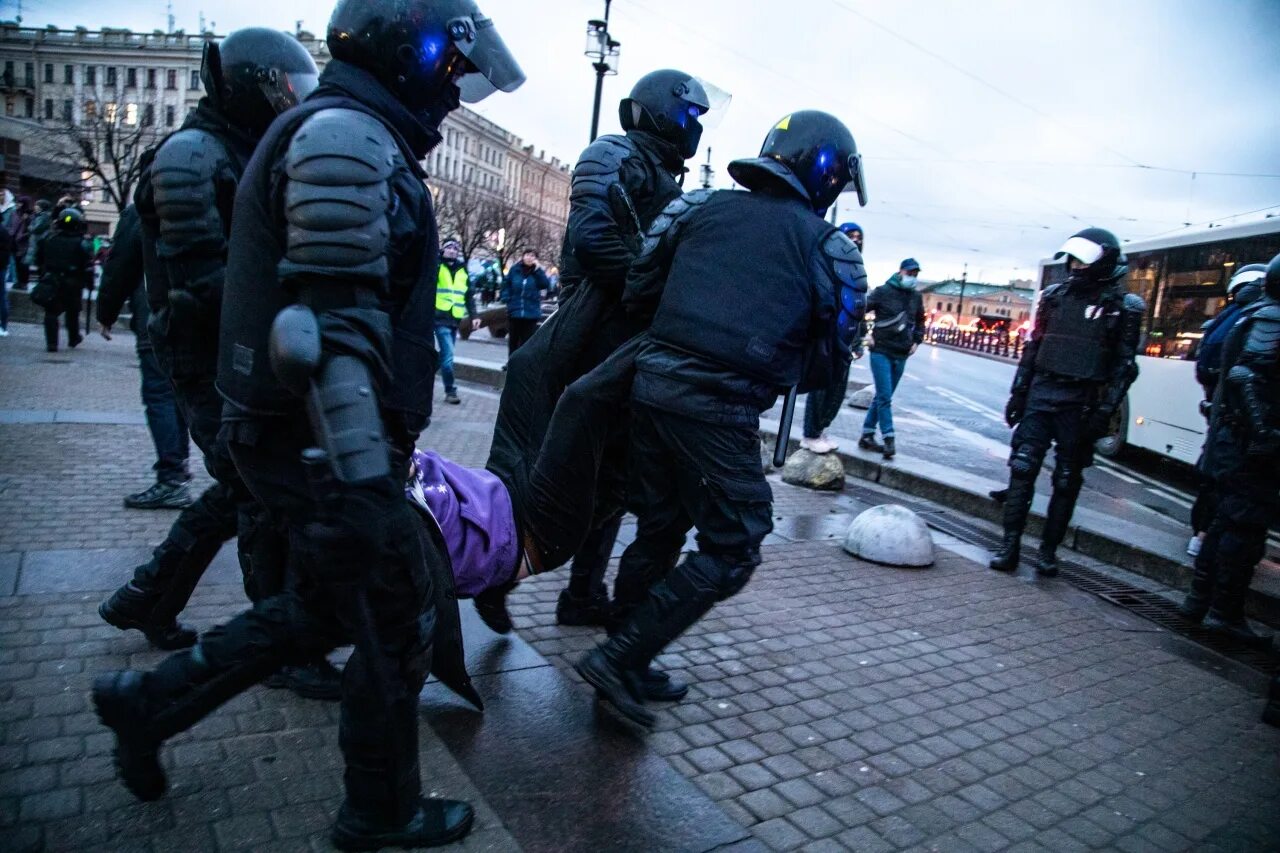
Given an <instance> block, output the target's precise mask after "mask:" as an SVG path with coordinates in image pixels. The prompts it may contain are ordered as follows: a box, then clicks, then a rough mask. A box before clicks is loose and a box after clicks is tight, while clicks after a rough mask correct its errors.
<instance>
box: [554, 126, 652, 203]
mask: <svg viewBox="0 0 1280 853" xmlns="http://www.w3.org/2000/svg"><path fill="white" fill-rule="evenodd" d="M639 152H640V149H639V148H637V147H636V144H635V143H634V142H632V141H631V140H630V139H627V138H626V137H625V136H601V137H599V138H597V139H596V141H595V142H592V143H591V144H590V145H588V146H587V147H586V150H584V151H583V152H582V155H581V156H580V157H578V162H577V164H576V165H575V166H574V167H573V178H572V179H571V184H570V187H571V189H570V195H571V196H573V197H575V198H577V197H580V196H583V195H604V194H605V192H606V191H607V188H608V186H609V185H610V184H612V183H615V182H616V181H617V180H618V172H619V171H620V170H621V169H622V164H623V162H624V161H625V160H626V159H627V158H628V157H632V156H635V155H636V154H638V153H639Z"/></svg>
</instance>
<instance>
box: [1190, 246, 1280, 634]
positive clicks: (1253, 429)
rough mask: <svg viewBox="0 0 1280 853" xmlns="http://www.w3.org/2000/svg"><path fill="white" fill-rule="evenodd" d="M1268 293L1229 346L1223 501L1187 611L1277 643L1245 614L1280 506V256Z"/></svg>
mask: <svg viewBox="0 0 1280 853" xmlns="http://www.w3.org/2000/svg"><path fill="white" fill-rule="evenodd" d="M1263 288H1264V290H1265V293H1266V298H1264V299H1261V300H1257V301H1255V302H1252V303H1251V304H1249V305H1247V306H1245V308H1244V309H1243V311H1242V312H1241V318H1240V319H1239V320H1238V321H1237V322H1236V324H1235V326H1234V327H1232V329H1231V331H1230V332H1229V333H1228V335H1227V338H1226V341H1225V342H1224V343H1223V345H1222V361H1221V364H1220V367H1221V370H1220V371H1219V377H1220V378H1219V380H1218V386H1217V389H1216V391H1215V392H1214V398H1213V415H1212V420H1211V422H1210V427H1209V438H1208V441H1207V442H1206V444H1205V456H1204V460H1203V467H1204V472H1205V474H1206V475H1207V476H1208V477H1209V478H1210V479H1211V480H1212V482H1213V488H1214V489H1215V490H1216V492H1217V498H1218V501H1217V507H1216V510H1215V513H1214V518H1213V522H1212V523H1211V524H1210V525H1209V533H1208V535H1207V536H1205V541H1204V546H1203V548H1202V549H1201V552H1200V555H1199V556H1198V557H1197V559H1196V570H1195V574H1194V575H1192V578H1191V590H1190V592H1189V593H1188V594H1187V597H1186V600H1185V601H1184V602H1183V603H1182V607H1181V610H1182V614H1183V615H1184V616H1186V617H1187V618H1188V619H1191V620H1193V621H1195V622H1199V621H1201V620H1204V624H1205V627H1206V628H1210V629H1212V630H1215V631H1218V632H1220V633H1222V634H1225V635H1227V636H1229V637H1231V638H1233V639H1236V640H1239V641H1240V642H1242V643H1245V644H1246V645H1250V646H1257V647H1265V646H1268V645H1270V643H1271V637H1270V635H1266V634H1258V633H1256V632H1254V630H1253V628H1251V627H1250V625H1249V622H1248V620H1246V619H1245V616H1244V604H1245V597H1246V596H1247V595H1248V593H1249V584H1250V583H1251V582H1252V581H1253V573H1254V569H1255V568H1256V567H1257V565H1258V562H1259V561H1260V560H1261V559H1262V558H1263V557H1264V556H1266V552H1267V528H1268V526H1269V525H1270V524H1271V520H1272V519H1273V518H1274V517H1275V513H1276V510H1277V509H1278V508H1280V487H1278V486H1277V483H1280V479H1278V478H1277V475H1278V474H1280V255H1277V256H1276V257H1274V258H1272V259H1271V263H1269V264H1268V265H1267V267H1266V272H1265V278H1264V280H1263Z"/></svg>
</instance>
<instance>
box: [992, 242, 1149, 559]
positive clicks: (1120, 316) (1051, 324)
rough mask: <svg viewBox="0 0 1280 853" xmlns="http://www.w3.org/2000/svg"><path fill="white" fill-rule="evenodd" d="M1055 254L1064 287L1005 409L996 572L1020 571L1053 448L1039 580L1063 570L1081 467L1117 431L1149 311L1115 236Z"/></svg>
mask: <svg viewBox="0 0 1280 853" xmlns="http://www.w3.org/2000/svg"><path fill="white" fill-rule="evenodd" d="M1055 257H1058V258H1066V261H1067V267H1068V275H1067V280H1066V281H1064V282H1063V283H1061V284H1057V285H1054V286H1053V287H1050V288H1047V289H1046V290H1045V291H1044V292H1043V293H1041V294H1040V304H1039V305H1038V306H1037V307H1036V320H1035V328H1034V329H1033V330H1032V332H1031V338H1030V340H1028V341H1027V346H1026V347H1025V348H1024V349H1023V350H1022V358H1021V360H1020V361H1019V362H1018V371H1017V373H1015V374H1014V377H1013V387H1012V388H1011V389H1010V393H1009V402H1008V404H1007V405H1006V406H1005V421H1006V422H1007V423H1008V424H1009V426H1010V427H1013V428H1014V433H1013V440H1012V453H1011V454H1010V456H1009V489H1008V491H1007V492H1006V493H1005V495H1004V541H1003V542H1002V543H1001V545H1000V550H999V551H997V552H996V554H995V557H994V558H993V559H992V560H991V568H992V569H994V570H996V571H998V572H1013V571H1016V570H1017V568H1018V557H1019V553H1020V544H1021V541H1022V530H1023V528H1024V527H1026V524H1027V515H1028V514H1029V513H1030V511H1031V501H1032V498H1034V497H1035V489H1036V477H1037V476H1038V475H1039V473H1040V467H1041V466H1042V465H1043V464H1044V458H1045V455H1046V454H1047V453H1048V452H1049V448H1050V446H1053V447H1054V448H1055V450H1054V455H1055V461H1054V466H1053V496H1052V497H1051V498H1050V500H1049V509H1048V512H1047V513H1046V514H1045V522H1044V533H1043V535H1042V537H1041V543H1040V554H1039V559H1038V560H1037V561H1036V573H1037V574H1040V575H1044V576H1049V577H1051V576H1053V575H1056V574H1057V573H1058V558H1057V550H1058V546H1059V545H1060V544H1062V540H1063V539H1064V538H1065V536H1066V533H1067V526H1068V525H1069V524H1070V523H1071V516H1072V514H1073V513H1074V512H1075V506H1076V498H1078V497H1079V496H1080V488H1081V486H1083V485H1084V469H1085V468H1088V467H1089V466H1090V465H1092V464H1093V445H1094V443H1095V442H1096V441H1097V440H1098V439H1100V438H1102V437H1103V436H1104V435H1107V434H1108V433H1109V432H1110V430H1111V419H1112V418H1113V417H1114V416H1115V413H1116V411H1117V410H1119V408H1120V405H1121V403H1123V402H1124V398H1125V395H1126V394H1128V392H1129V386H1130V385H1132V384H1133V381H1134V380H1135V379H1137V378H1138V365H1137V361H1136V359H1137V355H1138V347H1139V343H1140V338H1141V330H1142V319H1143V317H1144V316H1145V314H1146V305H1145V303H1144V302H1143V301H1142V298H1141V297H1139V296H1138V295H1136V294H1133V293H1129V292H1128V291H1127V290H1126V289H1125V286H1124V276H1125V273H1126V272H1127V271H1128V267H1127V266H1126V261H1125V257H1124V254H1123V253H1122V252H1121V251H1120V241H1119V240H1117V239H1116V236H1115V235H1114V234H1112V233H1111V232H1110V231H1106V230H1104V229H1102V228H1086V229H1085V230H1083V231H1081V232H1079V233H1077V234H1075V235H1074V236H1072V237H1071V238H1070V239H1068V240H1067V242H1066V243H1064V244H1063V246H1062V249H1061V251H1059V252H1058V254H1057V255H1056V256H1055Z"/></svg>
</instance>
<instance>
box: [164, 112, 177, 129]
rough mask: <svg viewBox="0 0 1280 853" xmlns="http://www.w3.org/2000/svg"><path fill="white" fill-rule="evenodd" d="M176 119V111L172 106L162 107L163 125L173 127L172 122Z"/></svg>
mask: <svg viewBox="0 0 1280 853" xmlns="http://www.w3.org/2000/svg"><path fill="white" fill-rule="evenodd" d="M176 120H177V113H176V112H175V110H174V109H173V107H165V108H164V126H165V127H173V123H174V121H176Z"/></svg>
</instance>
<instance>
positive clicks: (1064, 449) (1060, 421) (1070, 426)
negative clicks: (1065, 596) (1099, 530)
mask: <svg viewBox="0 0 1280 853" xmlns="http://www.w3.org/2000/svg"><path fill="white" fill-rule="evenodd" d="M1087 413H1088V409H1087V407H1085V406H1072V407H1070V408H1065V409H1059V410H1052V411H1050V410H1040V409H1037V410H1032V411H1030V412H1027V414H1026V415H1025V416H1024V417H1023V419H1022V421H1021V423H1019V424H1018V428H1017V429H1016V430H1014V433H1013V441H1012V446H1013V451H1012V453H1011V454H1010V457H1009V492H1008V496H1007V497H1006V498H1005V502H1004V529H1005V532H1006V533H1013V532H1017V533H1021V532H1022V531H1023V529H1024V528H1025V527H1026V523H1027V516H1028V514H1029V513H1030V512H1031V501H1032V499H1033V498H1034V496H1035V484H1036V477H1038V476H1039V474H1040V469H1041V467H1042V466H1043V465H1044V460H1045V456H1046V455H1048V452H1049V448H1050V447H1053V448H1054V466H1053V495H1052V497H1051V498H1050V500H1049V511H1048V513H1047V514H1046V516H1045V529H1044V535H1043V537H1042V540H1043V542H1044V548H1045V550H1047V551H1052V550H1054V549H1056V548H1057V547H1058V545H1060V544H1061V543H1062V540H1063V538H1064V537H1065V536H1066V532H1067V527H1068V526H1069V525H1070V523H1071V516H1072V515H1073V514H1074V512H1075V505H1076V499H1077V498H1079V496H1080V489H1081V487H1082V486H1083V485H1084V471H1085V469H1086V468H1088V467H1089V466H1090V465H1092V464H1093V444H1094V439H1093V437H1092V436H1090V435H1089V434H1088V430H1087V426H1086V425H1087Z"/></svg>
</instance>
